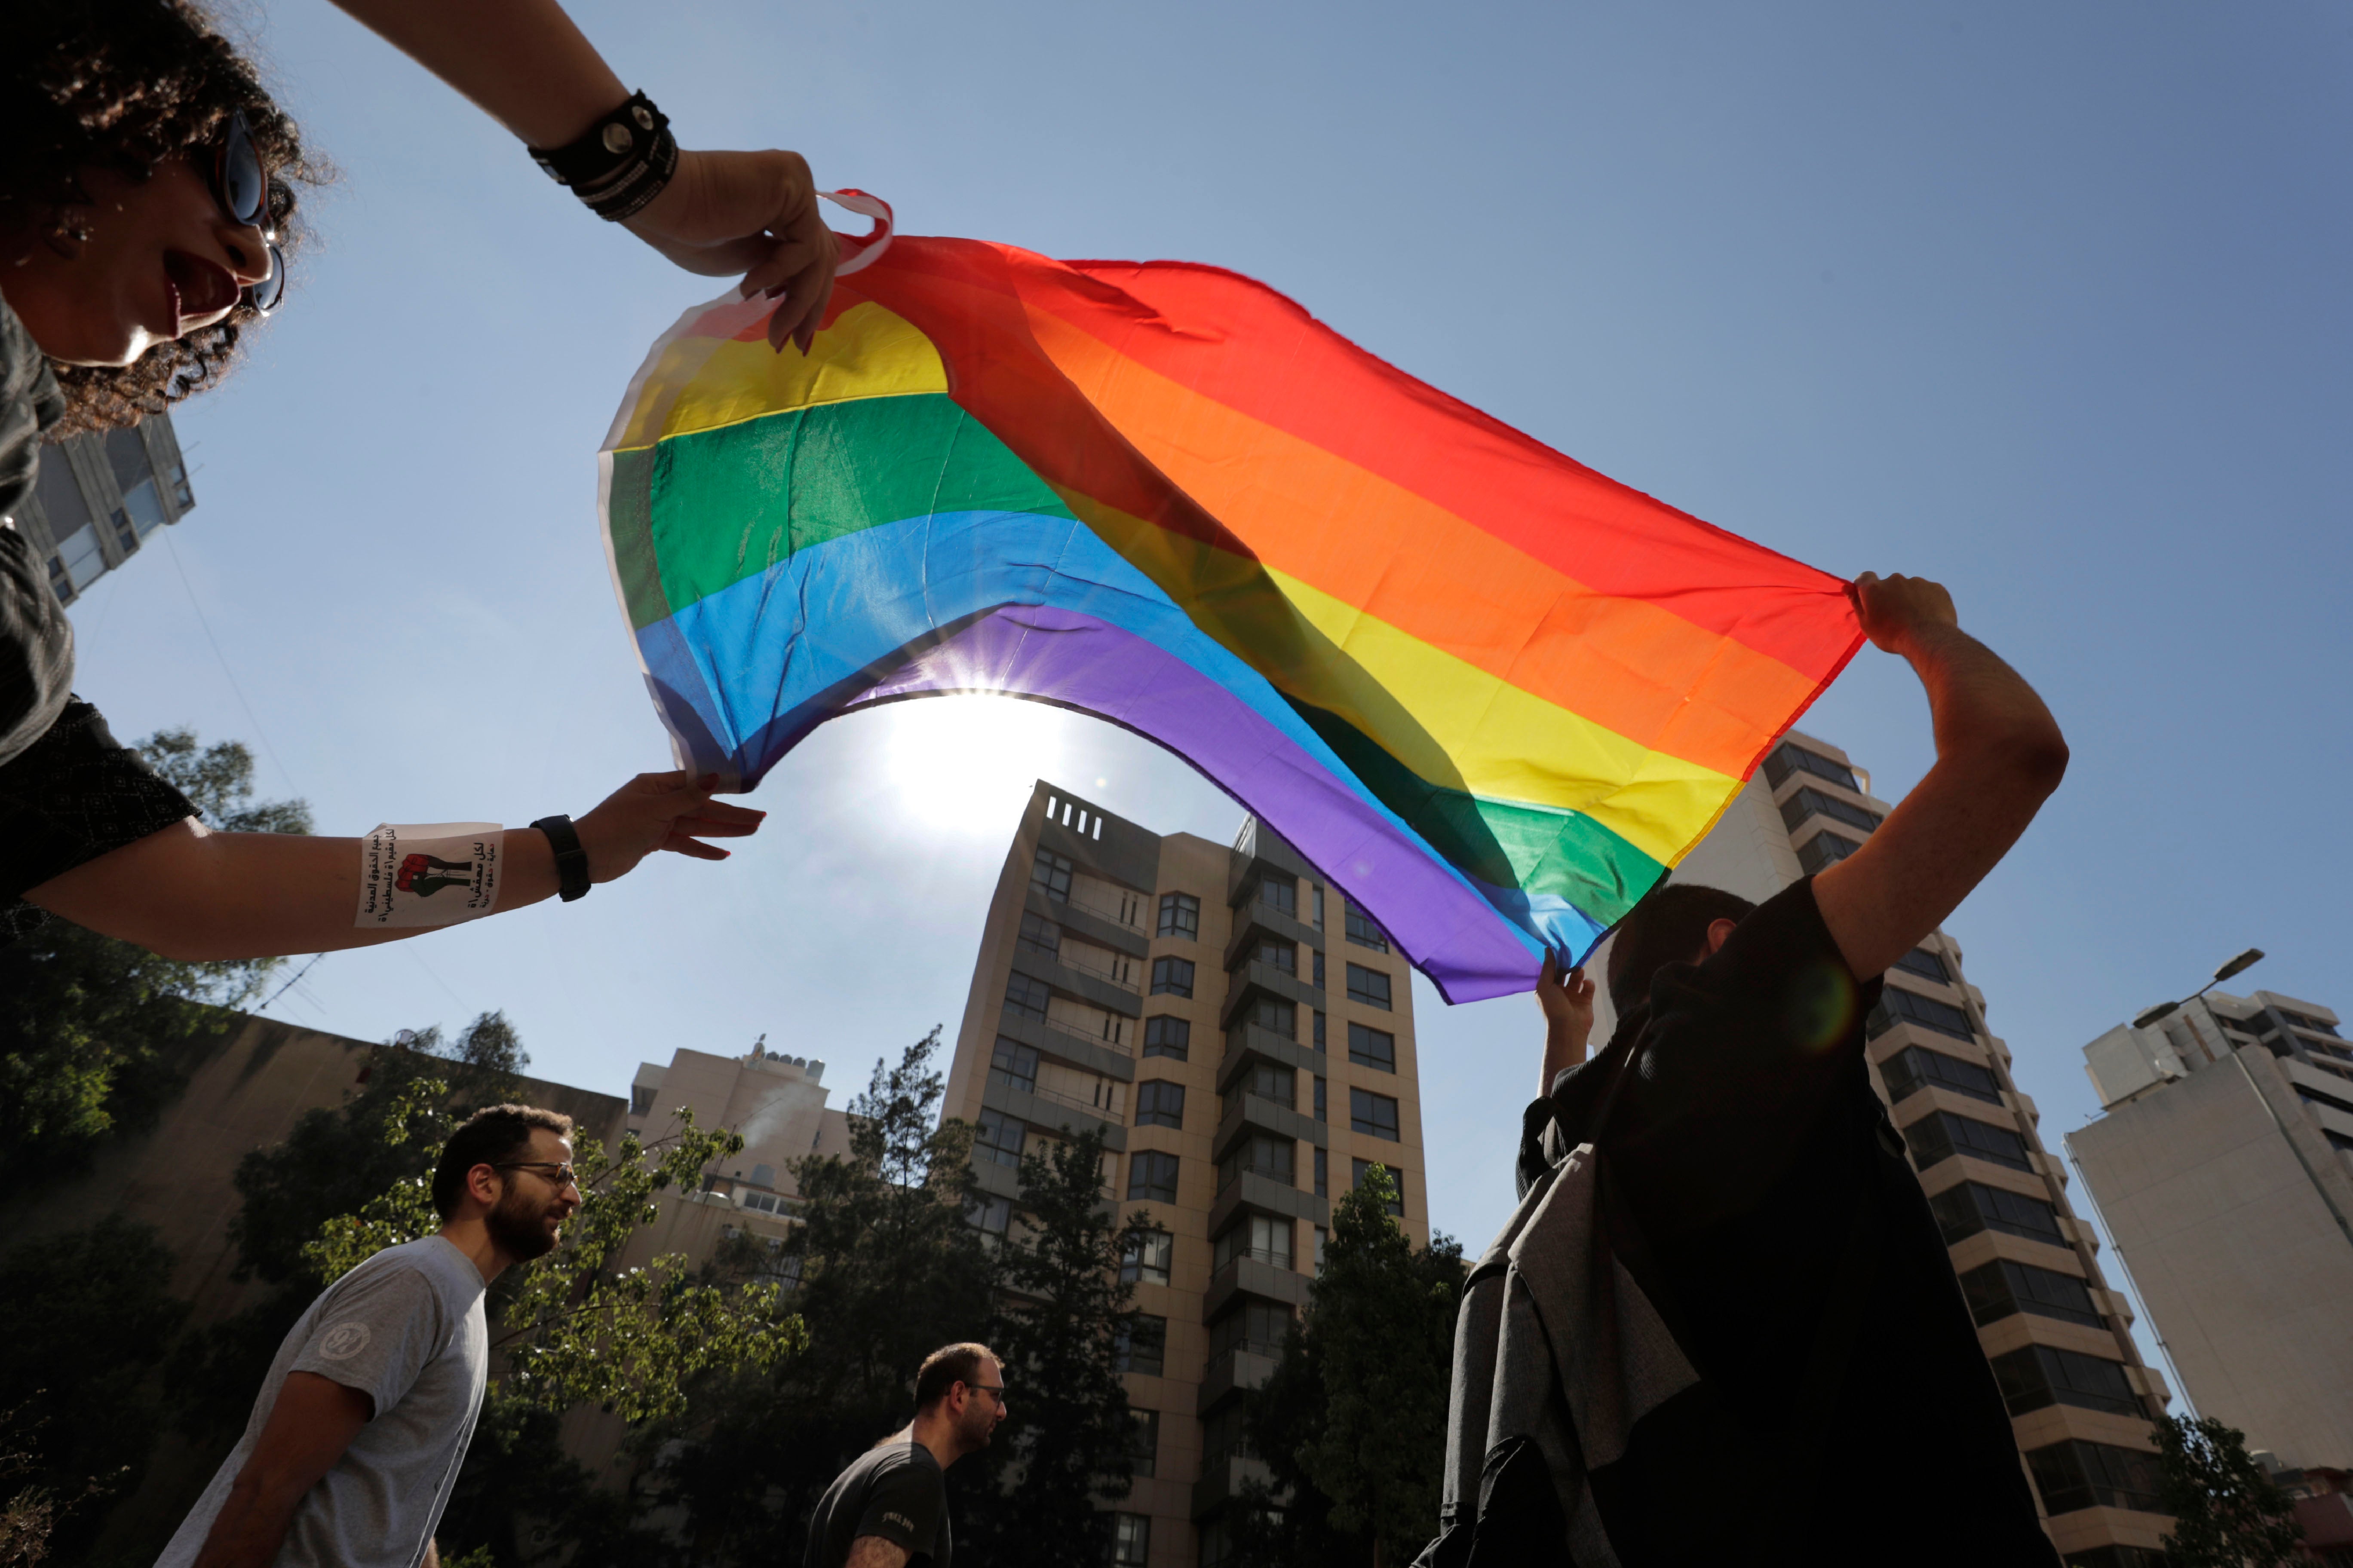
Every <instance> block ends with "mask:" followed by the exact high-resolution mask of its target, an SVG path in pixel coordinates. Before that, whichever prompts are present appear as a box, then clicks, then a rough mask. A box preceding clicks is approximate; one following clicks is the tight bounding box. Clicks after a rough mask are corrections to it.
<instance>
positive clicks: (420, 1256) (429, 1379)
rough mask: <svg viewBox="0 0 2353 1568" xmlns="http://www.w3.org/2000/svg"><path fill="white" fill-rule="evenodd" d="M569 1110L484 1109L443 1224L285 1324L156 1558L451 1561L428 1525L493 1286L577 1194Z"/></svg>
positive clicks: (462, 1143) (260, 1566)
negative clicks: (234, 1426) (230, 1445)
mask: <svg viewBox="0 0 2353 1568" xmlns="http://www.w3.org/2000/svg"><path fill="white" fill-rule="evenodd" d="M571 1133H572V1120H571V1118H569V1117H567V1116H562V1115H558V1114H557V1113H556V1112H554V1111H552V1110H538V1109H536V1108H534V1107H532V1106H524V1105H499V1106H493V1107H491V1109H490V1110H481V1111H477V1112H476V1113H475V1114H474V1115H473V1116H471V1117H470V1118H468V1119H467V1121H466V1124H465V1125H464V1126H462V1127H460V1128H459V1129H458V1131H456V1132H454V1133H452V1134H451V1135H450V1138H449V1142H448V1144H447V1146H445V1147H444V1148H443V1150H442V1152H441V1160H440V1163H439V1164H438V1165H437V1166H436V1167H435V1168H434V1172H433V1206H434V1208H435V1209H436V1210H438V1212H439V1213H440V1215H441V1218H442V1221H443V1224H442V1226H441V1229H440V1231H439V1233H438V1234H437V1235H433V1236H428V1237H425V1238H424V1239H423V1240H422V1241H412V1242H409V1243H407V1244H406V1245H405V1246H401V1247H386V1248H385V1249H384V1250H383V1251H382V1252H379V1253H377V1254H376V1255H375V1257H373V1258H369V1259H368V1260H367V1261H366V1262H364V1263H363V1264H361V1265H360V1266H359V1267H358V1268H354V1269H353V1270H352V1271H351V1272H350V1273H348V1274H346V1275H344V1276H343V1278H342V1279H338V1280H336V1281H335V1282H334V1283H333V1284H332V1285H330V1286H328V1287H327V1289H326V1290H325V1292H324V1293H323V1294H322V1295H321V1296H320V1298H319V1299H318V1300H316V1301H314V1302H312V1303H311V1310H309V1311H307V1312H305V1313H303V1314H302V1320H301V1321H300V1322H298V1323H296V1324H295V1325H294V1328H293V1330H292V1331H291V1332H290V1333H289V1334H287V1336H286V1342H285V1343H284V1344H282V1345H280V1346H279V1349H278V1356H277V1359H276V1360H274V1361H272V1362H271V1363H269V1376H268V1377H267V1378H265V1379H264V1380H263V1381H262V1384H261V1394H260V1397H259V1398H258V1399H256V1400H255V1401H254V1402H253V1415H252V1416H251V1418H250V1419H248V1421H247V1422H246V1426H245V1436H243V1437H242V1438H240V1439H239V1440H238V1442H237V1447H236V1449H235V1450H234V1451H232V1452H231V1453H230V1455H229V1457H228V1458H227V1459H226V1460H224V1461H223V1462H222V1464H221V1468H220V1470H219V1472H218V1473H217V1474H216V1475H215V1476H214V1477H213V1480H212V1484H211V1485H210V1486H208V1487H206V1489H205V1495H204V1496H203V1497H202V1498H200V1499H199V1500H197V1502H196V1506H195V1508H194V1509H193V1510H190V1512H189V1514H188V1517H187V1519H186V1520H185V1521H183V1522H182V1523H181V1525H180V1529H179V1533H178V1534H176V1535H174V1536H173V1537H172V1543H171V1544H170V1545H169V1546H167V1547H165V1548H164V1555H163V1556H162V1557H161V1558H159V1559H157V1560H156V1568H273V1565H274V1568H439V1558H438V1555H437V1554H436V1552H435V1551H434V1546H433V1531H434V1527H435V1526H436V1525H438V1523H439V1522H440V1521H441V1510H443V1509H444V1508H446V1507H447V1506H448V1501H449V1491H450V1489H451V1488H452V1487H454V1486H455V1485H456V1484H457V1480H458V1470H459V1466H461V1465H463V1464H464V1463H465V1459H466V1446H467V1444H468V1443H469V1442H470V1441H471V1440H472V1438H473V1435H474V1417H475V1415H476V1413H477V1412H478V1411H479V1410H480V1408H481V1403H482V1385H483V1382H484V1378H485V1376H486V1374H487V1373H488V1371H489V1366H490V1336H489V1332H488V1330H487V1328H486V1326H485V1324H484V1322H483V1318H482V1295H483V1292H484V1291H485V1290H487V1289H489V1286H490V1283H491V1280H493V1279H497V1278H498V1277H499V1275H500V1273H501V1271H502V1270H504V1269H505V1268H506V1267H507V1266H508V1265H509V1264H511V1263H526V1262H529V1261H530V1260H531V1259H533V1258H539V1257H542V1256H543V1255H544V1254H546V1253H547V1252H548V1251H549V1250H550V1249H552V1248H553V1247H554V1246H555V1243H556V1240H557V1233H558V1229H559V1227H560V1226H562V1225H563V1224H564V1222H565V1220H566V1219H569V1218H570V1217H571V1216H572V1214H573V1212H574V1211H575V1209H577V1208H578V1207H579V1206H580V1189H579V1188H578V1187H577V1186H576V1185H575V1184H574V1180H573V1172H572V1143H571Z"/></svg>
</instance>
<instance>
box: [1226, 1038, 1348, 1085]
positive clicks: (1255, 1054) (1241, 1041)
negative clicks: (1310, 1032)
mask: <svg viewBox="0 0 2353 1568" xmlns="http://www.w3.org/2000/svg"><path fill="white" fill-rule="evenodd" d="M1252 1061H1269V1062H1274V1063H1278V1064H1280V1065H1281V1066H1283V1067H1288V1068H1298V1069H1299V1070H1300V1071H1302V1072H1303V1073H1308V1074H1311V1075H1314V1074H1321V1073H1322V1072H1323V1071H1324V1065H1325V1063H1324V1053H1323V1052H1321V1051H1319V1050H1316V1049H1314V1048H1313V1047H1309V1046H1303V1045H1301V1044H1300V1043H1299V1042H1298V1041H1297V1040H1293V1039H1289V1038H1286V1037H1283V1036H1282V1035H1278V1034H1276V1033H1275V1032H1274V1031H1273V1030H1271V1029H1270V1028H1267V1027H1265V1026H1263V1025H1260V1024H1244V1025H1242V1026H1240V1028H1236V1029H1228V1030H1227V1031H1226V1054H1225V1055H1224V1056H1223V1057H1222V1058H1219V1061H1218V1092H1219V1094H1223V1093H1225V1092H1226V1090H1228V1089H1231V1088H1232V1087H1233V1086H1234V1079H1237V1078H1240V1076H1241V1073H1242V1069H1243V1068H1246V1067H1248V1066H1249V1065H1250V1063H1251V1062H1252Z"/></svg>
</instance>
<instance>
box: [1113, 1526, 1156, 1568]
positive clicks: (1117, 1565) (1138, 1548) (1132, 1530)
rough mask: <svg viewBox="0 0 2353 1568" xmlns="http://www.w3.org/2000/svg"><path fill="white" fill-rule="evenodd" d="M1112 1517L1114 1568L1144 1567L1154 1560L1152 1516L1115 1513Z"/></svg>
mask: <svg viewBox="0 0 2353 1568" xmlns="http://www.w3.org/2000/svg"><path fill="white" fill-rule="evenodd" d="M1111 1519H1112V1525H1111V1563H1112V1568H1144V1565H1145V1563H1149V1562H1150V1561H1152V1516H1151V1515H1150V1514H1147V1513H1115V1514H1113V1515H1112V1516H1111Z"/></svg>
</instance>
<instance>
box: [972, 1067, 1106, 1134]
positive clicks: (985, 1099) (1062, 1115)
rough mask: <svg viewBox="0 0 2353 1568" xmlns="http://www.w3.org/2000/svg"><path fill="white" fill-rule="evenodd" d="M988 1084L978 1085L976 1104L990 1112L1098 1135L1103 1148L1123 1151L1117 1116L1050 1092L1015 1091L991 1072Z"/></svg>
mask: <svg viewBox="0 0 2353 1568" xmlns="http://www.w3.org/2000/svg"><path fill="white" fill-rule="evenodd" d="M988 1078H989V1081H988V1082H987V1083H986V1084H984V1085H982V1086H981V1090H980V1102H981V1104H983V1105H985V1106H987V1107H988V1109H989V1110H997V1111H1002V1112H1004V1113H1005V1114H1006V1115H1008V1116H1010V1117H1014V1118H1016V1119H1018V1120H1019V1121H1024V1122H1026V1123H1028V1124H1029V1126H1032V1127H1037V1128H1042V1129H1052V1128H1057V1127H1067V1128H1070V1129H1071V1131H1078V1132H1100V1133H1102V1134H1103V1147H1105V1148H1107V1149H1122V1150H1124V1149H1125V1148H1126V1147H1127V1129H1126V1128H1125V1127H1124V1126H1123V1125H1122V1124H1121V1122H1120V1120H1119V1118H1118V1117H1116V1116H1113V1115H1112V1114H1111V1113H1110V1112H1108V1111H1106V1110H1103V1109H1102V1108H1101V1107H1099V1106H1092V1105H1089V1104H1087V1103H1086V1102H1085V1101H1083V1100H1079V1099H1077V1098H1076V1097H1075V1096H1071V1095H1063V1094H1055V1093H1054V1092H1053V1091H1051V1090H1050V1089H1016V1088H1014V1087H1013V1085H1012V1084H1011V1083H1009V1082H1008V1081H1006V1080H1005V1075H1004V1074H1002V1073H1000V1072H997V1071H995V1070H993V1069H992V1070H991V1071H990V1073H989V1075H988Z"/></svg>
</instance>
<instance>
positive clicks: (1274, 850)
mask: <svg viewBox="0 0 2353 1568" xmlns="http://www.w3.org/2000/svg"><path fill="white" fill-rule="evenodd" d="M1268 873H1272V874H1273V875H1275V876H1277V877H1290V878H1293V879H1299V878H1304V879H1307V880H1309V881H1311V882H1312V881H1315V880H1317V877H1316V875H1315V868H1314V867H1313V866H1310V865H1309V864H1308V863H1307V862H1306V860H1305V859H1304V858H1303V857H1302V856H1301V855H1300V853H1299V851H1298V850H1296V849H1293V847H1291V845H1290V843H1289V841H1288V840H1286V839H1285V838H1284V837H1282V835H1281V834H1279V833H1277V832H1275V831H1274V830H1273V829H1272V828H1271V827H1268V826H1265V825H1264V824H1263V823H1261V822H1260V821H1259V819H1258V818H1257V817H1255V816H1253V817H1249V818H1246V819H1245V820H1244V821H1243V823H1242V830H1241V835H1240V837H1237V838H1236V839H1235V840H1234V848H1233V854H1232V857H1231V858H1229V861H1228V862H1227V870H1226V905H1227V907H1228V908H1229V909H1232V908H1237V907H1239V906H1240V903H1241V897H1242V893H1243V891H1244V889H1248V888H1250V886H1252V885H1253V884H1254V883H1256V882H1257V880H1258V879H1259V878H1260V877H1261V876H1264V875H1266V874H1268Z"/></svg>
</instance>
